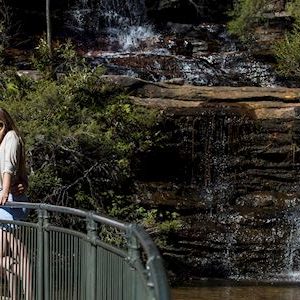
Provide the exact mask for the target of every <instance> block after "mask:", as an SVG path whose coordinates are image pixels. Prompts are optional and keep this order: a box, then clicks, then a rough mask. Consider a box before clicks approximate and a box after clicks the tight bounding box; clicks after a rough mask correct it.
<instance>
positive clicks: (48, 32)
mask: <svg viewBox="0 0 300 300" xmlns="http://www.w3.org/2000/svg"><path fill="white" fill-rule="evenodd" d="M46 23H47V44H48V47H49V52H50V55H51V52H52V49H51V18H50V0H46Z"/></svg>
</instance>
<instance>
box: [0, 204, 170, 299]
mask: <svg viewBox="0 0 300 300" xmlns="http://www.w3.org/2000/svg"><path fill="white" fill-rule="evenodd" d="M6 207H9V208H20V209H25V208H26V209H28V210H30V216H29V220H30V221H27V222H25V221H1V220H0V224H2V227H1V229H0V275H1V278H0V280H1V286H0V299H13V300H23V299H24V300H68V299H70V300H85V299H86V300H96V299H97V300H98V299H101V300H148V299H149V300H150V299H151V300H152V299H153V300H154V299H156V300H169V299H170V291H169V286H168V283H167V278H166V274H165V271H164V268H163V264H162V259H161V256H160V255H159V252H158V250H157V248H156V246H155V245H154V243H153V241H152V240H151V238H150V237H149V235H148V234H147V233H146V232H145V230H143V228H141V227H140V226H138V225H134V224H129V223H122V222H119V221H116V220H113V219H110V218H108V217H105V216H101V215H98V214H94V213H91V212H86V211H83V210H79V209H74V208H68V207H61V206H54V205H48V204H36V203H35V204H34V203H16V202H14V203H7V204H6ZM1 297H2V298H1Z"/></svg>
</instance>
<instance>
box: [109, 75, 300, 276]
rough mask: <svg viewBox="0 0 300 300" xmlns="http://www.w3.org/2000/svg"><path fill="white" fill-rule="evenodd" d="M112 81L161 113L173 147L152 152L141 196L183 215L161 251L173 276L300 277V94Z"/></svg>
mask: <svg viewBox="0 0 300 300" xmlns="http://www.w3.org/2000/svg"><path fill="white" fill-rule="evenodd" d="M109 80H113V81H114V82H116V81H117V82H119V83H121V85H123V86H124V87H125V88H126V89H127V91H128V92H129V93H130V95H131V97H132V98H133V99H134V101H136V103H138V104H142V105H148V106H153V107H157V108H159V109H161V110H162V111H163V112H164V120H163V122H162V123H161V129H162V130H163V132H164V134H165V135H166V136H167V142H166V145H165V146H164V147H163V148H161V147H157V149H154V150H153V152H152V153H148V154H147V155H145V157H144V159H143V161H144V165H143V168H142V172H141V173H140V178H139V187H140V194H139V195H138V196H139V199H140V200H141V201H142V202H143V203H144V205H146V206H147V205H148V206H149V207H151V208H153V207H155V208H158V209H160V210H162V211H164V210H168V211H174V212H177V213H179V215H180V220H181V221H182V226H181V227H180V228H178V229H177V230H175V231H171V232H169V235H168V239H167V243H166V244H165V245H164V246H162V247H161V251H162V253H163V255H164V257H165V259H166V261H167V263H168V269H169V270H170V271H173V272H174V274H175V277H176V279H179V278H180V277H181V275H184V276H183V277H184V279H186V278H187V277H188V278H197V277H203V276H204V277H207V276H212V277H243V278H245V277H249V278H260V279H270V278H280V279H283V278H284V279H286V278H288V276H289V274H291V273H292V272H294V271H298V270H299V268H300V266H299V263H300V261H299V251H300V234H299V232H298V231H299V229H300V212H299V213H298V211H299V204H300V174H299V171H300V134H299V133H300V114H299V112H300V110H299V109H300V89H288V88H253V87H244V88H231V87H196V86H187V85H175V84H167V83H160V84H153V83H149V82H145V81H141V80H136V79H132V78H131V79H130V78H126V77H110V79H109ZM175 83H176V81H175ZM178 83H179V84H180V82H178Z"/></svg>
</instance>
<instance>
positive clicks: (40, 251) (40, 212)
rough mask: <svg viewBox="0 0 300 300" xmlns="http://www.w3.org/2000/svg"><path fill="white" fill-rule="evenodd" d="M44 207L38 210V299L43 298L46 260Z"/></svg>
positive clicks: (41, 299)
mask: <svg viewBox="0 0 300 300" xmlns="http://www.w3.org/2000/svg"><path fill="white" fill-rule="evenodd" d="M43 215H44V211H43V209H41V208H39V210H38V229H37V230H38V234H37V279H36V280H37V300H43V299H44V297H43V281H44V276H43V275H44V274H43V270H44V265H43V264H44V260H43V217H44V216H43Z"/></svg>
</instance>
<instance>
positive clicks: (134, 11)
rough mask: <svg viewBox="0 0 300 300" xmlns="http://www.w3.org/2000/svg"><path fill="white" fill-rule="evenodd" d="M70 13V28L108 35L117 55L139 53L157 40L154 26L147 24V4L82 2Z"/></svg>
mask: <svg viewBox="0 0 300 300" xmlns="http://www.w3.org/2000/svg"><path fill="white" fill-rule="evenodd" d="M68 13H69V16H70V17H69V18H68V20H69V21H68V24H67V25H68V26H69V27H70V28H73V29H76V30H77V31H80V32H91V33H93V34H94V35H100V34H105V35H107V38H108V39H109V42H110V44H111V45H115V47H114V50H117V51H128V50H132V49H135V48H137V47H138V46H139V44H140V43H142V42H143V41H145V40H148V39H151V38H153V37H154V36H155V34H154V31H153V28H152V26H151V25H149V24H147V16H146V9H145V2H144V0H134V1H133V0H131V1H129V0H127V1H122V0H97V1H88V0H80V1H79V2H78V3H76V4H75V5H74V6H73V7H71V9H70V10H69V12H68Z"/></svg>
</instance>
